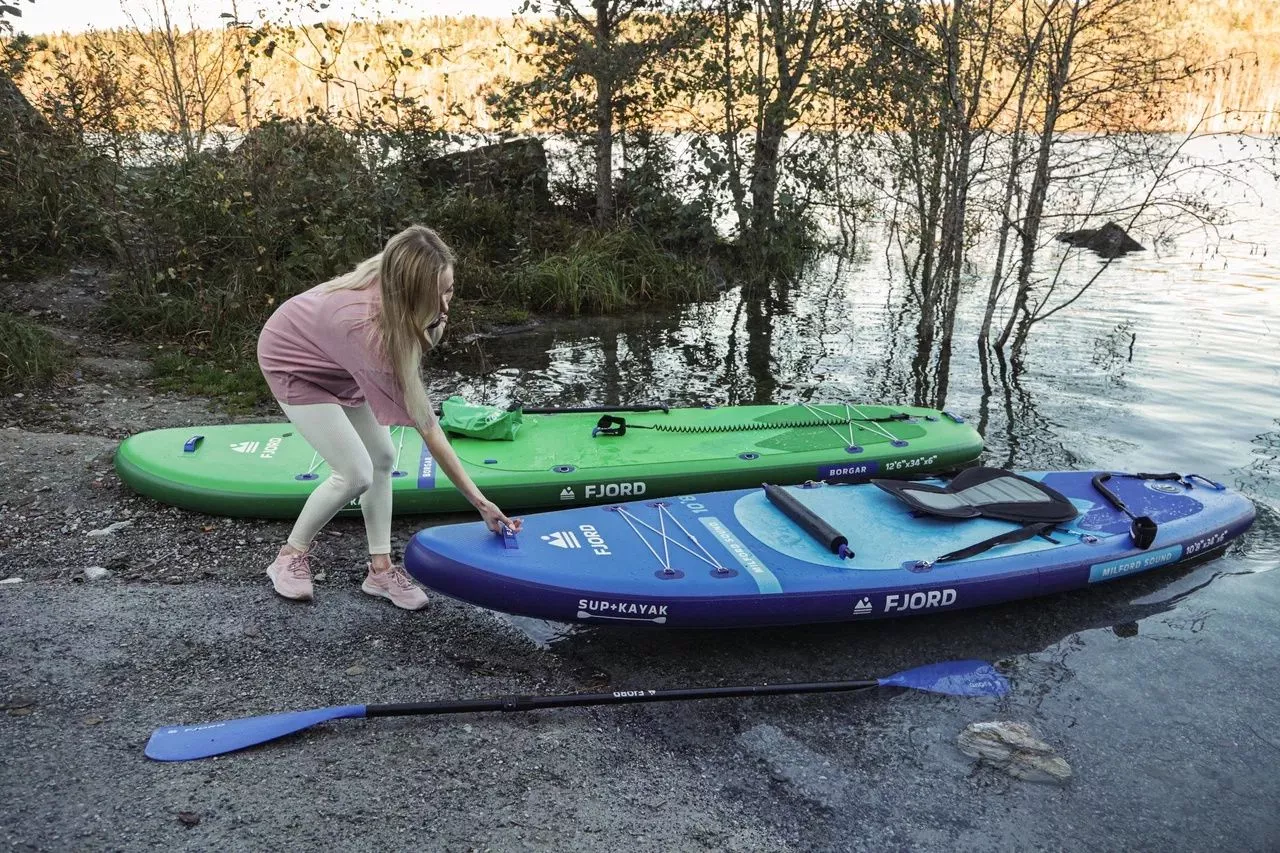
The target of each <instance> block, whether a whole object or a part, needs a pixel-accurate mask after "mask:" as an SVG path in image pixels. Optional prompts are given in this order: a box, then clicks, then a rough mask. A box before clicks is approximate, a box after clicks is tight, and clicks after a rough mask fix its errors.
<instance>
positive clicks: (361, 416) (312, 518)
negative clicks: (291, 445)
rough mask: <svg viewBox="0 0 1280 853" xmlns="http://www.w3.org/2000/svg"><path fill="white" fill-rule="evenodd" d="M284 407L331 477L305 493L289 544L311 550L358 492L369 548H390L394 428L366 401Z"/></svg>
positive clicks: (380, 550) (377, 550)
mask: <svg viewBox="0 0 1280 853" xmlns="http://www.w3.org/2000/svg"><path fill="white" fill-rule="evenodd" d="M280 408H282V409H284V413H285V414H286V415H288V416H289V420H290V421H292V422H293V425H294V427H295V428H297V430H298V433H299V434H300V435H301V436H302V437H303V438H304V439H306V440H307V443H308V444H310V445H311V446H312V447H313V448H314V449H315V451H316V452H317V453H319V454H320V458H322V459H324V461H325V462H326V463H328V465H329V477H328V479H326V480H325V481H324V482H323V483H321V484H320V485H318V486H316V489H315V491H313V492H312V493H311V496H310V497H308V498H307V502H306V504H305V505H303V507H302V513H301V514H300V515H299V516H298V520H297V521H296V522H295V523H294V525H293V530H292V531H291V532H290V533H289V544H290V545H292V546H293V547H295V548H297V549H298V550H299V551H305V550H307V548H308V547H309V546H310V545H311V540H312V539H314V538H315V537H316V534H318V533H319V532H320V528H322V527H324V526H325V525H326V524H328V523H329V520H330V519H331V518H333V517H334V516H335V515H337V513H338V511H339V510H340V509H342V508H343V507H344V506H346V505H347V504H349V503H350V502H351V501H353V500H355V499H356V498H357V497H359V498H360V512H361V513H362V514H363V515H364V530H365V535H366V536H368V538H369V553H370V554H390V553H391V471H392V467H393V466H394V465H395V461H396V448H395V445H394V444H392V443H391V431H390V430H389V429H388V428H387V427H384V426H382V425H381V424H379V423H378V420H377V418H375V417H374V416H373V411H372V410H371V409H370V408H369V404H368V403H365V404H364V405H363V406H360V407H359V408H348V407H346V406H339V405H338V404H337V403H310V404H307V405H303V406H291V405H289V404H287V403H281V404H280ZM362 495H363V497H361V496H362Z"/></svg>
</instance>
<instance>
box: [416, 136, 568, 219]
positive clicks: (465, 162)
mask: <svg viewBox="0 0 1280 853" xmlns="http://www.w3.org/2000/svg"><path fill="white" fill-rule="evenodd" d="M418 180H419V181H420V182H421V183H422V185H423V186H424V187H427V188H429V189H450V188H455V187H465V188H466V189H468V190H470V191H471V193H472V194H473V195H476V196H498V197H501V198H506V199H511V200H516V199H525V200H528V201H530V202H532V204H533V206H534V207H535V208H536V209H538V210H545V209H546V208H547V207H548V206H549V204H550V201H549V200H550V194H549V192H548V190H547V152H546V150H545V149H544V148H543V147H542V141H541V140H539V139H511V140H507V141H505V142H499V143H496V144H494V145H482V146H480V147H479V148H469V149H467V150H466V151H456V152H454V153H452V154H445V155H444V156H442V157H435V158H433V159H431V160H427V161H424V162H423V163H421V164H420V165H419V167H418Z"/></svg>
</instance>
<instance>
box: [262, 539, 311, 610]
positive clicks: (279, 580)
mask: <svg viewBox="0 0 1280 853" xmlns="http://www.w3.org/2000/svg"><path fill="white" fill-rule="evenodd" d="M267 577H269V578H271V585H272V586H274V587H275V588H276V592H277V593H279V594H280V595H283V596H284V597H285V598H292V599H294V600H295V601H310V600H311V599H312V598H314V597H315V591H314V590H313V589H312V588H311V566H310V565H308V564H307V555H306V554H298V553H295V552H293V551H288V552H286V551H285V550H284V548H281V549H280V554H279V556H277V557H276V559H275V562H273V563H272V564H271V565H269V566H267Z"/></svg>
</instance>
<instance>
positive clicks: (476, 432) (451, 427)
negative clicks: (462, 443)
mask: <svg viewBox="0 0 1280 853" xmlns="http://www.w3.org/2000/svg"><path fill="white" fill-rule="evenodd" d="M523 421H524V413H523V412H521V411H520V410H519V409H515V410H514V411H507V410H506V409H499V408H498V407H497V406H473V405H471V404H469V403H468V402H467V401H466V400H464V399H462V398H461V397H458V396H454V397H450V398H449V399H447V400H445V401H444V402H443V403H441V404H440V428H441V429H442V430H444V431H445V432H451V433H454V434H456V435H465V436H469V437H470V438H482V439H485V440H486V441H511V440H512V439H514V438H515V437H516V430H518V429H520V424H521V423H522V422H523Z"/></svg>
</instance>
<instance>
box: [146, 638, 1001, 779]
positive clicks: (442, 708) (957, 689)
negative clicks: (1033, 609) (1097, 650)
mask: <svg viewBox="0 0 1280 853" xmlns="http://www.w3.org/2000/svg"><path fill="white" fill-rule="evenodd" d="M873 687H906V688H910V689H912V690H924V691H928V692H930V693H943V694H946V695H949V696H1003V695H1004V694H1005V693H1007V692H1009V682H1008V681H1006V680H1005V678H1004V676H1002V675H1000V674H999V673H998V672H996V670H995V668H994V667H992V666H991V664H989V663H986V662H985V661H979V660H962V661H950V662H944V663H935V664H929V665H927V666H920V667H916V668H915V669H908V670H904V671H902V672H898V673H895V674H893V675H889V676H886V677H884V678H877V679H874V680H871V681H818V682H809V683H800V684H762V685H754V686H742V687H694V688H684V689H675V690H616V691H614V692H612V693H567V694H562V695H559V696H507V697H500V698H495V699H470V700H444V701H439V702H409V703H399V704H385V705H339V706H335V707H331V708H313V709H311V710H308V711H287V712H285V713H282V714H268V715H266V716H261V717H241V718H239V719H235V720H224V721H222V722H211V723H199V724H196V725H190V726H165V727H164V728H159V729H156V730H155V731H154V732H152V734H151V739H150V740H148V741H147V748H146V754H147V757H148V758H154V759H155V760H157V761H190V760H192V759H196V758H208V757H210V756H213V755H222V754H224V753H228V752H234V751H236V750H238V749H245V748H246V747H250V746H256V745H258V744H261V743H267V742H268V741H272V740H275V739H276V738H281V737H284V736H285V735H291V734H294V733H295V732H300V731H302V730H304V729H308V728H310V727H311V726H314V725H316V724H317V723H325V722H328V721H330V720H340V719H347V718H352V717H400V716H408V715H417V714H463V713H472V712H479V711H532V710H535V709H539V708H571V707H580V706H584V705H622V704H629V703H632V702H671V701H680V700H687V699H718V698H720V699H723V698H731V697H741V696H780V695H784V694H797V693H835V692H838V691H849V690H866V689H870V688H873Z"/></svg>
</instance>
